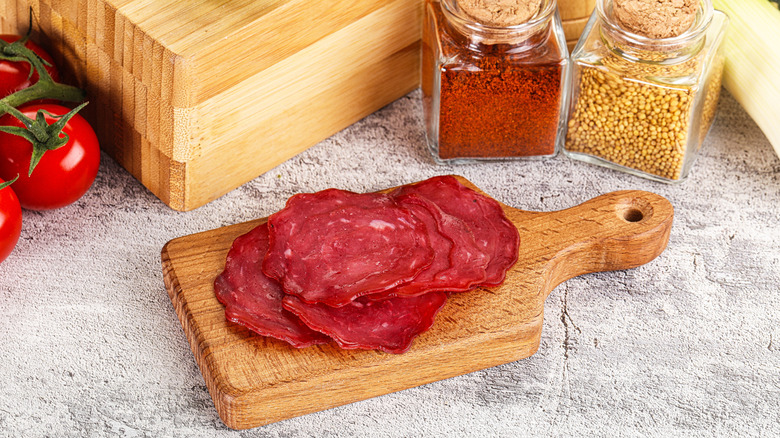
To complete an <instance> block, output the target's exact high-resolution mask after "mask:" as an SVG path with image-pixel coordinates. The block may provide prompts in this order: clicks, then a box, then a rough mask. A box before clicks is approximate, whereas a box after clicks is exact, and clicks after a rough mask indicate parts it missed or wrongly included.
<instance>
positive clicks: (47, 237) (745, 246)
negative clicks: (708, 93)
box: [0, 92, 780, 437]
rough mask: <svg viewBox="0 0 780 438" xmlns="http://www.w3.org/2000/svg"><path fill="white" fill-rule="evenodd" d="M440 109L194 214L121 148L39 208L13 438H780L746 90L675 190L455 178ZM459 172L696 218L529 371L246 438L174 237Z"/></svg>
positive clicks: (774, 218)
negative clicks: (322, 193) (176, 281)
mask: <svg viewBox="0 0 780 438" xmlns="http://www.w3.org/2000/svg"><path fill="white" fill-rule="evenodd" d="M419 104H420V103H419V94H418V93H417V92H415V93H412V94H410V95H409V96H407V97H404V98H402V99H400V100H398V101H397V102H395V103H393V104H392V105H390V106H388V107H386V108H384V109H382V110H381V111H379V112H377V113H376V114H373V115H371V116H369V117H367V118H366V119H364V120H362V121H360V122H359V123H357V124H355V125H353V126H351V127H349V128H348V129H345V130H344V131H342V132H340V133H338V134H337V135H335V136H333V137H332V138H329V139H327V140H325V141H323V142H322V143H320V144H319V145H317V146H315V147H313V148H312V149H310V150H308V151H307V152H305V153H303V154H301V155H299V156H297V157H295V158H294V159H292V160H290V161H288V162H286V163H284V164H282V165H280V166H279V167H278V168H276V169H274V170H273V171H271V172H268V173H267V174H265V175H263V176H260V177H259V178H257V179H255V180H253V181H251V182H249V183H247V184H245V185H244V186H242V187H240V188H239V189H237V190H235V191H233V192H231V193H230V194H228V195H226V196H224V197H222V198H221V199H218V200H217V201H215V202H213V203H211V204H208V205H206V206H204V207H202V208H200V209H198V210H196V211H193V212H189V213H178V212H175V211H173V210H171V209H169V208H168V207H167V206H165V205H164V204H162V203H161V202H160V201H159V200H157V199H156V198H155V197H154V196H152V195H151V194H150V193H149V192H148V191H147V190H146V189H145V188H143V187H142V186H141V185H140V184H139V183H138V182H137V181H135V180H134V179H133V178H132V177H131V176H129V174H128V173H127V172H125V171H124V170H123V169H121V168H120V167H119V166H118V165H117V164H116V163H115V162H114V161H112V160H110V159H108V158H106V157H104V160H103V163H102V164H101V170H100V174H99V175H98V179H97V181H96V183H95V185H94V186H93V188H92V189H91V191H90V192H89V193H88V194H87V195H86V196H85V197H84V198H82V199H81V200H80V201H79V202H78V203H76V204H75V205H72V206H70V207H67V208H64V209H61V210H58V211H52V212H47V213H35V212H25V213H24V230H23V232H22V238H21V240H20V243H19V245H18V246H17V248H16V250H15V252H14V253H13V254H12V255H11V257H10V258H9V259H8V260H6V261H5V262H4V263H3V264H2V265H0V386H2V389H1V390H0V436H25V437H27V436H57V437H62V436H151V437H157V436H188V437H189V436H204V437H214V436H223V437H229V436H260V437H294V436H326V437H327V436H344V437H363V436H376V437H402V436H404V437H405V436H478V437H485V436H510V435H512V436H582V435H586V436H608V437H615V436H737V435H739V436H756V437H759V436H761V437H768V436H780V159H778V158H777V156H776V155H775V154H774V152H773V151H772V148H771V146H770V144H769V143H768V142H767V140H766V139H765V137H764V136H763V135H762V134H761V132H760V131H759V130H758V128H757V127H756V126H755V124H754V123H753V122H752V121H751V120H750V118H749V117H748V116H747V115H746V114H745V113H744V111H743V110H742V109H741V108H740V107H739V105H738V104H737V103H736V102H735V101H734V100H733V99H732V98H731V97H730V96H728V95H727V94H726V95H725V96H724V98H723V100H722V101H721V104H720V107H719V117H718V119H717V121H716V123H715V126H714V128H713V130H712V132H711V134H710V136H709V137H708V139H707V141H706V144H705V147H704V149H703V152H702V155H701V157H700V159H699V161H698V162H697V163H696V165H695V166H694V168H693V171H692V174H691V177H690V178H689V180H688V181H686V182H685V183H683V184H680V185H676V186H668V185H664V184H660V183H655V182H651V181H646V180H643V179H639V178H636V177H632V176H628V175H625V174H622V173H617V172H614V171H610V170H606V169H602V168H599V167H595V166H590V165H586V164H582V163H578V162H573V161H570V160H568V159H566V158H565V157H563V156H559V157H557V158H555V159H553V160H549V161H544V162H538V161H537V162H512V163H490V164H477V165H466V166H454V167H449V166H437V165H435V164H434V163H433V162H432V160H431V159H430V158H429V156H428V153H427V151H426V149H425V147H424V142H423V132H422V129H421V121H420V115H419ZM302 129H303V128H302ZM444 173H458V174H461V175H463V176H465V177H466V178H468V179H469V180H471V181H472V182H474V183H475V184H476V185H477V186H479V187H480V188H482V189H483V190H485V191H486V192H487V193H489V194H491V195H492V196H494V197H495V198H497V199H499V200H501V201H503V202H505V203H507V204H509V205H512V206H514V207H518V208H522V209H525V210H537V211H552V210H558V209H562V208H566V207H570V206H573V205H576V204H579V203H581V202H584V201H586V200H588V199H590V198H593V197H595V196H598V195H600V194H602V193H605V192H609V191H613V190H620V189H643V190H649V191H652V192H655V193H658V194H660V195H662V196H665V197H667V198H668V199H669V200H670V201H671V202H672V204H673V205H674V206H675V209H676V216H675V223H674V227H673V230H672V234H671V241H670V243H669V247H668V249H667V250H666V251H665V252H664V253H663V254H662V255H661V256H660V257H659V258H658V259H656V260H655V261H653V262H651V263H650V264H648V265H645V266H642V267H639V268H637V269H633V270H629V271H620V272H608V273H600V274H591V275H586V276H582V277H577V278H574V279H572V280H570V281H568V282H566V283H564V284H562V285H561V286H559V287H558V288H557V289H555V290H554V291H553V292H552V294H551V295H550V297H549V298H548V299H547V302H546V304H545V322H544V328H543V333H542V340H541V346H540V348H539V351H538V352H537V354H536V355H534V356H532V357H530V358H528V359H525V360H522V361H518V362H513V363H509V364H506V365H502V366H498V367H495V368H491V369H487V370H484V371H480V372H475V373H472V374H468V375H464V376H461V377H456V378H452V379H448V380H444V381H440V382H436V383H432V384H429V385H425V386H422V387H418V388H413V389H409V390H405V391H401V392H398V393H394V394H389V395H386V396H382V397H378V398H374V399H370V400H366V401H363V402H359V403H354V404H351V405H347V406H343V407H339V408H335V409H331V410H328V411H324V412H320V413H315V414H311V415H307V416H303V417H298V418H294V419H291V420H287V421H283V422H280V423H276V424H271V425H268V426H265V427H261V428H256V429H252V430H249V431H243V432H236V431H231V430H229V429H227V428H226V427H225V426H224V425H223V424H222V423H221V421H220V420H219V418H218V417H217V414H216V411H215V410H214V406H213V404H212V402H211V399H210V397H209V394H208V391H207V390H206V387H205V384H204V381H203V378H202V376H201V374H200V371H199V369H198V368H197V366H196V364H195V361H194V359H193V356H192V353H191V352H190V349H189V346H188V344H187V341H186V339H185V336H184V333H183V331H182V329H181V326H180V325H179V321H178V319H177V317H176V315H175V313H174V310H173V307H172V305H171V302H170V300H169V299H168V295H167V293H166V291H165V288H164V285H163V280H162V272H161V269H160V250H161V249H162V246H163V245H164V244H165V242H167V241H168V240H170V239H173V238H175V237H179V236H182V235H186V234H190V233H194V232H198V231H204V230H209V229H213V228H217V227H220V226H223V225H228V224H233V223H237V222H243V221H246V220H249V219H253V218H257V217H262V216H267V215H269V214H271V213H273V212H274V211H276V210H277V209H279V208H280V207H281V206H282V205H283V203H284V201H285V200H286V199H287V198H288V197H289V196H291V195H293V194H295V193H298V192H310V191H316V190H320V189H324V188H328V187H339V188H344V189H350V190H354V191H373V190H378V189H382V188H386V187H389V186H394V185H398V184H403V183H407V182H412V181H417V180H422V179H425V178H428V177H430V176H433V175H435V174H444ZM215 177H216V176H215Z"/></svg>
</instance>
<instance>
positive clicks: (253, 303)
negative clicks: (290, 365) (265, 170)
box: [214, 224, 330, 348]
mask: <svg viewBox="0 0 780 438" xmlns="http://www.w3.org/2000/svg"><path fill="white" fill-rule="evenodd" d="M267 250H268V227H267V226H266V224H263V225H260V226H258V227H256V228H254V229H253V230H252V231H250V232H249V233H247V234H244V235H242V236H239V237H238V238H236V240H235V241H233V245H232V246H231V248H230V251H228V255H227V260H226V262H225V270H224V271H223V272H222V273H221V274H220V275H219V276H217V278H216V280H214V292H215V293H216V296H217V299H218V300H219V301H220V302H221V303H222V304H224V305H225V317H226V318H227V319H228V320H229V321H232V322H235V323H237V324H241V325H243V326H245V327H247V328H248V329H250V330H252V331H253V332H256V333H258V334H260V335H263V336H270V337H273V338H276V339H281V340H283V341H287V342H288V343H290V344H291V345H293V346H294V347H297V348H303V347H308V346H311V345H315V344H323V343H326V342H329V341H330V338H328V337H327V336H325V335H323V334H322V333H321V332H318V331H315V330H312V329H310V328H309V327H308V326H306V325H305V324H303V323H302V322H301V320H300V319H298V317H296V316H295V315H294V314H292V313H291V312H289V311H287V310H285V309H284V308H283V307H282V298H283V297H284V292H283V291H282V288H281V286H280V285H279V283H278V282H277V281H276V280H274V279H272V278H268V277H267V276H266V275H265V274H263V271H262V270H261V269H260V264H261V263H262V260H263V256H264V255H265V253H266V251H267Z"/></svg>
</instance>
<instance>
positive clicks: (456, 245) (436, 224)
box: [370, 194, 490, 299]
mask: <svg viewBox="0 0 780 438" xmlns="http://www.w3.org/2000/svg"><path fill="white" fill-rule="evenodd" d="M396 201H397V202H398V203H399V204H400V205H402V206H403V207H406V208H408V209H409V211H411V212H412V214H414V215H415V216H416V217H417V218H418V219H420V220H421V221H423V222H424V223H425V226H426V227H427V228H428V232H429V236H430V242H431V246H432V247H433V249H434V254H435V256H434V260H433V263H431V265H430V266H428V267H427V268H425V269H424V270H423V271H422V272H420V274H419V275H417V277H415V278H414V280H413V281H410V282H407V283H404V284H401V285H399V286H397V287H395V288H393V289H389V290H387V291H386V292H384V293H382V294H378V295H379V297H377V295H370V297H371V298H374V299H376V298H380V297H381V298H384V297H390V296H414V295H420V294H424V293H427V292H431V291H447V292H465V291H468V290H471V289H472V287H473V286H474V285H475V284H479V283H481V282H483V281H485V278H486V277H487V273H486V270H485V268H486V266H487V264H488V262H489V261H490V257H489V256H488V255H487V254H485V253H483V252H482V251H481V250H480V248H479V247H478V246H477V243H476V241H475V240H474V235H473V234H472V233H471V230H470V229H469V228H468V226H466V224H464V223H463V221H461V220H460V219H458V218H456V217H454V216H452V215H449V214H447V213H444V212H443V211H442V210H441V209H440V208H439V207H438V206H437V205H436V204H434V203H433V202H432V201H430V200H428V199H426V198H422V197H420V196H417V195H413V194H409V195H399V196H398V197H396Z"/></svg>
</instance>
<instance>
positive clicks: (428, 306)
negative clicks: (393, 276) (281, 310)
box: [284, 292, 447, 354]
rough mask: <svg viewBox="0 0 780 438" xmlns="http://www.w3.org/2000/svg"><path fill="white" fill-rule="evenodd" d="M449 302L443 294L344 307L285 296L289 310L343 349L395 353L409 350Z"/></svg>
mask: <svg viewBox="0 0 780 438" xmlns="http://www.w3.org/2000/svg"><path fill="white" fill-rule="evenodd" d="M446 302H447V294H446V293H444V292H430V293H427V294H423V295H418V296H414V297H394V298H387V299H385V300H379V301H374V300H371V299H368V298H367V297H362V298H358V299H356V300H355V301H353V302H351V303H350V304H349V305H346V306H342V307H330V306H326V305H324V304H307V303H305V302H304V301H302V300H300V299H298V298H296V297H294V296H292V295H288V296H286V297H284V307H285V308H286V309H288V310H290V311H291V312H293V313H295V314H296V315H298V317H299V318H301V320H303V322H305V323H306V324H307V325H308V326H309V327H311V328H313V329H315V330H318V331H321V332H322V333H324V334H326V335H328V336H330V337H331V338H333V339H334V340H335V341H336V343H337V344H338V345H339V346H340V347H341V348H344V349H363V350H382V351H385V352H387V353H394V354H398V353H403V352H405V351H407V350H408V349H409V347H410V346H411V345H412V341H413V340H414V338H416V337H417V336H418V335H419V334H420V333H423V332H424V331H426V330H428V329H429V328H430V327H431V325H433V321H434V318H435V317H436V314H437V313H438V312H439V310H441V308H442V307H443V306H444V304H445V303H446Z"/></svg>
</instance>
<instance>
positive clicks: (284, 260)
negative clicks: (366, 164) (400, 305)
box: [263, 189, 434, 307]
mask: <svg viewBox="0 0 780 438" xmlns="http://www.w3.org/2000/svg"><path fill="white" fill-rule="evenodd" d="M268 224H269V230H270V248H269V251H268V254H267V255H266V257H265V261H264V263H263V270H264V271H265V273H266V274H267V275H268V276H270V277H273V278H276V279H277V280H279V282H280V283H281V284H282V287H283V289H284V291H285V292H286V293H288V294H292V295H295V296H297V297H299V298H300V299H302V300H304V301H306V302H307V303H323V304H326V305H329V306H333V307H339V306H343V305H346V304H348V303H350V302H351V301H352V300H354V299H355V298H357V297H359V296H361V295H366V294H371V293H378V292H383V291H385V290H387V289H390V288H393V287H395V286H397V285H399V284H402V283H405V282H407V281H409V280H411V279H413V278H414V277H415V276H417V274H419V273H420V271H422V270H423V269H425V268H426V267H427V266H429V265H430V264H431V263H432V262H433V256H434V252H433V249H432V248H431V245H430V242H429V238H428V230H427V229H426V227H425V224H424V223H423V222H422V221H420V220H419V219H417V218H415V217H414V216H413V215H412V214H411V212H410V211H409V210H407V209H405V208H403V207H401V206H399V205H398V204H397V203H396V202H395V201H394V200H393V198H391V197H389V196H387V195H383V194H378V193H367V194H358V193H352V192H347V191H343V190H337V189H329V190H325V191H322V192H318V193H311V194H301V195H295V196H293V197H292V198H290V200H288V202H287V205H286V206H285V207H284V208H283V209H282V210H281V211H279V212H278V213H275V214H273V215H271V217H270V218H269V219H268Z"/></svg>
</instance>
